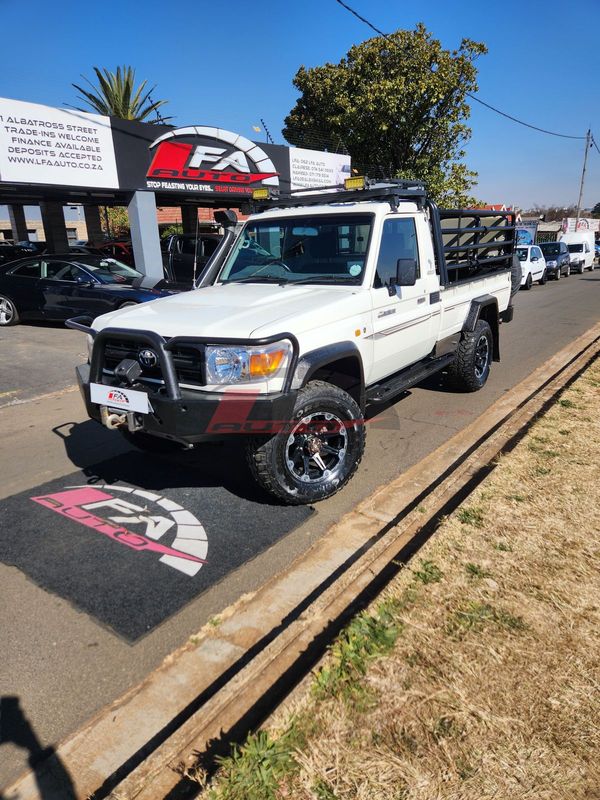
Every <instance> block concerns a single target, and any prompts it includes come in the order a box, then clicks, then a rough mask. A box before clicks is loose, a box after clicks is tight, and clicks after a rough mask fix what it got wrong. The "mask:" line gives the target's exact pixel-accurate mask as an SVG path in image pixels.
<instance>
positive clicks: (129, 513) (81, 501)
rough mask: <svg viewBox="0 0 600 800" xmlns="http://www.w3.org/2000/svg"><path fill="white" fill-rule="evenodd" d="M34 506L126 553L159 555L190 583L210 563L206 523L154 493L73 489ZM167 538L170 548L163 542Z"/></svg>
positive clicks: (106, 487) (117, 488) (103, 487)
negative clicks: (105, 539)
mask: <svg viewBox="0 0 600 800" xmlns="http://www.w3.org/2000/svg"><path fill="white" fill-rule="evenodd" d="M119 495H121V496H119ZM122 495H127V498H128V499H125V498H124V497H123V496H122ZM31 500H33V502H34V503H39V504H40V505H41V506H44V507H45V508H49V509H51V510H52V511H55V512H56V513H57V514H61V515H62V516H63V517H66V518H67V519H70V520H73V522H78V523H80V524H81V525H84V526H85V527H87V528H91V529H92V530H93V531H95V532H96V533H99V534H101V535H102V536H107V537H108V538H109V539H112V540H113V541H114V542H116V543H117V544H121V545H123V546H124V547H129V548H131V549H132V550H135V551H136V552H152V553H156V554H158V555H159V556H160V558H159V559H158V560H159V561H160V562H161V564H166V565H167V566H168V567H171V568H173V569H176V570H178V571H179V572H182V573H184V574H185V575H189V576H190V577H193V576H194V575H197V574H198V572H199V571H200V569H201V568H202V565H203V564H206V563H207V562H206V555H207V551H208V539H207V536H206V531H205V530H204V527H203V525H202V523H201V522H199V520H198V519H196V517H195V516H194V515H193V514H192V513H191V512H189V511H187V510H186V509H184V508H183V507H182V506H180V505H178V504H177V503H174V502H173V501H172V500H169V499H168V498H166V497H161V496H160V495H158V494H154V493H153V492H147V491H145V490H142V489H134V488H132V487H131V486H112V485H106V484H98V485H96V486H88V485H85V486H71V487H67V488H66V489H65V491H62V492H55V493H53V494H47V495H41V496H40V497H32V498H31ZM132 500H135V502H132ZM132 528H134V529H135V530H132ZM167 534H168V536H167ZM163 537H166V538H168V540H169V541H170V544H169V545H166V544H162V543H161V541H159V540H162V539H163Z"/></svg>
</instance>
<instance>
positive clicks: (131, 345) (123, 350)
mask: <svg viewBox="0 0 600 800" xmlns="http://www.w3.org/2000/svg"><path fill="white" fill-rule="evenodd" d="M147 346H148V345H146V344H145V343H144V342H132V341H129V340H126V339H112V338H111V339H107V341H106V345H105V350H104V369H106V370H109V371H110V372H112V371H113V370H114V369H115V367H116V366H117V365H118V364H119V363H120V362H121V361H122V360H123V359H124V358H132V359H133V360H134V361H137V362H138V363H139V364H140V366H141V368H142V374H141V378H142V379H144V378H146V379H147V380H155V381H162V380H163V376H162V372H161V369H160V366H157V367H145V366H144V365H143V364H141V363H140V362H139V359H138V354H139V352H140V350H143V349H144V348H145V347H147ZM171 356H172V358H173V365H174V367H175V372H176V374H177V380H178V382H179V383H180V384H181V383H189V384H193V385H196V386H202V385H203V380H202V361H203V359H202V353H201V351H200V350H198V349H196V348H195V347H181V346H179V347H175V348H173V350H171Z"/></svg>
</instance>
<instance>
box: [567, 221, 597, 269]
mask: <svg viewBox="0 0 600 800" xmlns="http://www.w3.org/2000/svg"><path fill="white" fill-rule="evenodd" d="M560 240H561V242H564V243H565V244H566V245H567V247H568V249H569V253H570V254H571V271H572V272H573V271H575V272H580V273H582V274H583V271H584V270H586V269H589V270H593V269H594V259H595V257H596V254H595V250H594V245H595V241H594V232H593V231H577V232H576V233H575V232H573V233H563V235H562V236H561V238H560Z"/></svg>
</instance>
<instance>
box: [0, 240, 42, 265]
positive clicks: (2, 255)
mask: <svg viewBox="0 0 600 800" xmlns="http://www.w3.org/2000/svg"><path fill="white" fill-rule="evenodd" d="M34 252H35V251H34V250H33V249H32V248H31V247H27V246H26V245H21V244H5V245H2V247H1V248H0V267H1V266H2V265H3V264H8V262H9V261H14V260H15V259H17V258H24V257H25V256H30V255H32V254H33V253H34Z"/></svg>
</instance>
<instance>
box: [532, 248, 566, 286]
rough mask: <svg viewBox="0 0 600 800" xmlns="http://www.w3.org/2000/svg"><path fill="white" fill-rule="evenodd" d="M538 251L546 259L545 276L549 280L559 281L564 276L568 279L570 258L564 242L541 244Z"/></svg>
mask: <svg viewBox="0 0 600 800" xmlns="http://www.w3.org/2000/svg"><path fill="white" fill-rule="evenodd" d="M540 250H541V251H542V253H543V254H544V258H545V259H546V275H547V276H548V277H549V278H554V279H555V280H557V281H558V280H560V276H561V275H564V276H565V278H568V277H569V275H570V274H571V257H570V254H569V249H568V247H567V245H566V244H565V242H542V243H541V244H540Z"/></svg>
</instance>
